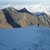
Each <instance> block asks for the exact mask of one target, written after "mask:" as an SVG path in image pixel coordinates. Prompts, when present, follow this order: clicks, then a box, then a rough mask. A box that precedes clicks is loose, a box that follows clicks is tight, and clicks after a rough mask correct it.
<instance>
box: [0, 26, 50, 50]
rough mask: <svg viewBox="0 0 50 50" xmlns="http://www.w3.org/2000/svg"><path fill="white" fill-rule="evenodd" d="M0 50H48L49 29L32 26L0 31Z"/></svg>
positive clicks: (49, 41)
mask: <svg viewBox="0 0 50 50" xmlns="http://www.w3.org/2000/svg"><path fill="white" fill-rule="evenodd" d="M0 50H50V28H46V27H43V26H39V27H38V25H33V26H28V27H25V28H15V29H14V28H10V29H7V28H4V29H0Z"/></svg>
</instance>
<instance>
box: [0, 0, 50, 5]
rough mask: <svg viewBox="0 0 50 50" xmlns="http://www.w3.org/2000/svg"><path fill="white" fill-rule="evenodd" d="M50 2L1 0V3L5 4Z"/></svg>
mask: <svg viewBox="0 0 50 50" xmlns="http://www.w3.org/2000/svg"><path fill="white" fill-rule="evenodd" d="M37 3H50V0H0V5H5V4H37Z"/></svg>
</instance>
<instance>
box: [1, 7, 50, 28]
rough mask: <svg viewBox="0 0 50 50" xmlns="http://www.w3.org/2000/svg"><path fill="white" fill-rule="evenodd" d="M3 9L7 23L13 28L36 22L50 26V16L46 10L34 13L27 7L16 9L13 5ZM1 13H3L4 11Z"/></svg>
mask: <svg viewBox="0 0 50 50" xmlns="http://www.w3.org/2000/svg"><path fill="white" fill-rule="evenodd" d="M2 11H3V13H4V17H5V19H6V21H7V23H8V24H10V25H11V26H12V27H13V28H21V27H25V26H30V25H34V24H40V25H43V26H47V27H50V16H48V15H47V14H45V13H44V12H42V13H39V14H38V15H37V13H35V14H32V13H31V12H29V11H28V10H27V9H26V8H23V9H21V10H16V9H14V8H13V7H8V8H5V9H2ZM0 15H2V13H1V14H0ZM4 17H3V18H4Z"/></svg>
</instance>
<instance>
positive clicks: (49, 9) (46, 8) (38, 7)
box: [1, 4, 50, 14]
mask: <svg viewBox="0 0 50 50" xmlns="http://www.w3.org/2000/svg"><path fill="white" fill-rule="evenodd" d="M6 7H14V8H16V9H17V10H19V9H22V8H24V7H25V8H26V9H27V10H28V11H30V12H32V13H33V12H45V13H47V14H50V5H49V4H34V5H11V4H8V5H3V6H1V8H6Z"/></svg>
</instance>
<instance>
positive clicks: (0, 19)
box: [0, 10, 12, 28]
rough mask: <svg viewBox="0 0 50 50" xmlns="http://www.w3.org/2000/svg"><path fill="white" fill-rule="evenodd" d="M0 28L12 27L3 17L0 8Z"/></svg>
mask: <svg viewBox="0 0 50 50" xmlns="http://www.w3.org/2000/svg"><path fill="white" fill-rule="evenodd" d="M0 28H12V26H11V25H10V24H8V22H7V21H6V19H5V15H4V13H3V12H2V11H1V10H0Z"/></svg>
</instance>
